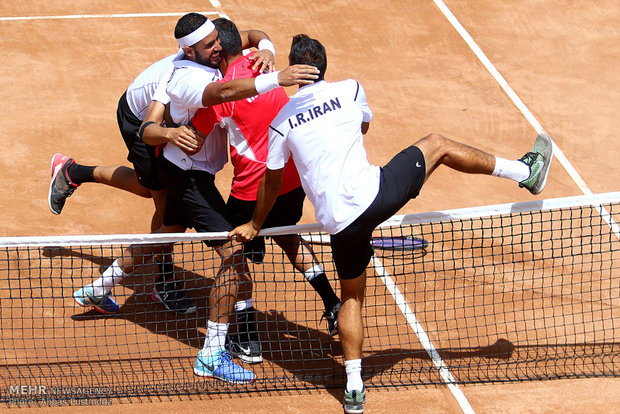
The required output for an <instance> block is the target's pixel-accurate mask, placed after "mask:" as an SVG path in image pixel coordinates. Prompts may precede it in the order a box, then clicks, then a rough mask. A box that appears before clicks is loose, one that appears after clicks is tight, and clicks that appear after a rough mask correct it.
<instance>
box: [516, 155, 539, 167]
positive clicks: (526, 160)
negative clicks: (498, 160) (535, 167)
mask: <svg viewBox="0 0 620 414" xmlns="http://www.w3.org/2000/svg"><path fill="white" fill-rule="evenodd" d="M537 157H538V154H537V153H535V152H528V153H527V154H525V155H524V156H522V157H521V158H520V159H519V161H521V162H524V163H525V164H527V165H532V163H534V161H535V160H536V158H537Z"/></svg>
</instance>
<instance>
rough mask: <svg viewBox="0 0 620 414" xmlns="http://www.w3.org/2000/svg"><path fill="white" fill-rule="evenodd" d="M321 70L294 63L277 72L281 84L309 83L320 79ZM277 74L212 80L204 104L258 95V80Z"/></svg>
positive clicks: (203, 97) (205, 105)
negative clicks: (220, 80) (222, 81)
mask: <svg viewBox="0 0 620 414" xmlns="http://www.w3.org/2000/svg"><path fill="white" fill-rule="evenodd" d="M318 73H319V70H318V69H317V68H315V67H314V66H309V65H293V66H289V67H288V68H286V69H284V70H283V71H282V72H277V81H278V82H277V83H278V85H279V86H294V85H308V84H311V83H314V80H315V79H318V77H319V76H318ZM272 75H273V76H275V75H276V73H272V74H266V75H259V76H258V77H257V78H250V79H234V80H231V81H228V82H225V83H219V82H211V83H210V84H209V85H207V87H206V88H205V90H204V91H203V93H202V106H204V107H207V106H213V105H217V104H221V103H222V102H229V101H238V100H239V99H245V98H249V97H251V96H254V95H258V93H259V92H258V91H257V89H256V82H260V80H258V81H257V79H259V78H260V77H261V76H272Z"/></svg>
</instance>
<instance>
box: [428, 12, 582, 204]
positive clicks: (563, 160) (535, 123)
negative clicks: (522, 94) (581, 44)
mask: <svg viewBox="0 0 620 414" xmlns="http://www.w3.org/2000/svg"><path fill="white" fill-rule="evenodd" d="M433 1H434V3H435V4H436V5H437V7H439V10H441V12H442V13H443V14H444V16H446V18H447V19H448V21H449V22H450V23H451V24H452V26H453V27H454V28H455V29H456V31H457V32H458V33H459V34H460V35H461V37H462V38H463V40H465V42H466V43H467V45H468V46H469V47H470V49H471V50H472V51H473V52H474V53H475V54H476V56H477V57H478V59H479V60H480V62H481V63H482V64H483V65H484V67H485V68H486V69H487V70H488V71H489V73H490V74H491V75H492V76H493V77H494V78H495V80H496V81H497V83H499V85H500V86H501V87H502V89H503V90H504V92H506V94H507V95H508V97H509V98H510V99H511V100H512V102H513V103H514V104H515V105H516V107H517V108H518V109H519V111H521V113H522V114H523V116H525V119H527V121H528V122H529V123H530V125H532V127H534V129H535V130H536V133H541V132H543V127H542V126H541V125H540V123H539V122H538V120H537V119H536V117H534V115H532V113H531V112H530V110H529V109H528V108H527V106H525V104H524V103H523V101H522V100H521V98H519V96H518V95H517V94H516V93H515V91H514V90H513V89H512V88H511V87H510V85H508V82H506V79H504V77H503V76H502V75H501V73H499V71H498V70H497V69H496V68H495V66H494V65H493V63H491V61H490V60H489V58H487V56H486V55H485V54H484V52H483V51H482V49H480V47H479V46H478V44H476V42H475V41H474V39H473V38H472V37H471V36H470V35H469V33H468V32H467V30H465V28H464V27H463V25H461V23H460V22H459V21H458V20H457V18H456V17H454V14H452V12H451V11H450V9H449V8H448V6H446V4H445V3H444V2H443V1H442V0H433ZM553 146H554V151H553V152H554V155H555V156H556V158H557V160H558V161H560V163H561V164H562V166H563V167H564V169H565V170H566V172H568V174H569V175H570V176H571V178H572V179H573V181H574V182H575V184H577V186H578V187H579V189H580V190H581V192H582V193H583V194H592V191H591V190H590V188H589V187H588V185H587V184H586V182H585V181H584V180H583V179H582V178H581V176H580V175H579V173H578V172H577V170H576V169H575V168H574V167H573V166H572V164H571V163H570V161H568V159H567V158H566V156H565V155H564V153H563V152H562V150H561V149H560V148H559V147H558V145H557V144H556V143H555V142H554V143H553Z"/></svg>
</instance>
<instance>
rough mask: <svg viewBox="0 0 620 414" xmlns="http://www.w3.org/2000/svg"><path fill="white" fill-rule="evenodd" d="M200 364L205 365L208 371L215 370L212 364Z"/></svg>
mask: <svg viewBox="0 0 620 414" xmlns="http://www.w3.org/2000/svg"><path fill="white" fill-rule="evenodd" d="M202 365H204V366H205V368H206V369H208V370H209V371H211V372H213V371H215V367H214V366H213V365H212V364H205V363H204V362H203V363H202Z"/></svg>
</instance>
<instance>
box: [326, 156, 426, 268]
mask: <svg viewBox="0 0 620 414" xmlns="http://www.w3.org/2000/svg"><path fill="white" fill-rule="evenodd" d="M425 177H426V164H425V162H424V155H423V154H422V151H420V149H419V148H418V147H416V146H411V147H409V148H406V149H404V150H403V151H401V152H400V153H398V154H396V156H394V158H392V160H391V161H390V162H388V163H387V164H386V165H385V166H384V167H383V168H381V178H380V185H379V192H378V193H377V196H376V197H375V199H374V201H373V202H372V203H371V204H370V206H369V207H368V208H367V209H366V210H365V211H364V212H363V213H362V214H361V215H360V216H359V217H358V218H357V219H356V220H355V221H354V222H353V223H351V224H350V225H348V226H347V227H346V228H345V229H344V230H342V231H340V232H338V233H336V234H334V235H332V236H331V245H332V255H333V258H334V262H335V264H336V271H337V272H338V277H339V278H341V279H355V278H356V277H358V276H360V275H361V274H362V272H364V270H365V269H366V266H368V262H369V261H370V258H371V256H372V255H373V248H372V245H371V244H370V238H371V237H372V232H373V230H374V229H375V228H376V227H377V226H378V225H379V224H381V223H383V222H384V221H385V220H387V219H388V218H390V217H392V216H393V215H394V214H396V212H398V210H400V209H401V208H402V207H403V206H404V205H405V204H407V202H408V201H409V200H411V199H412V198H416V197H417V196H418V194H420V189H421V188H422V185H423V184H424V179H425Z"/></svg>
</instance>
